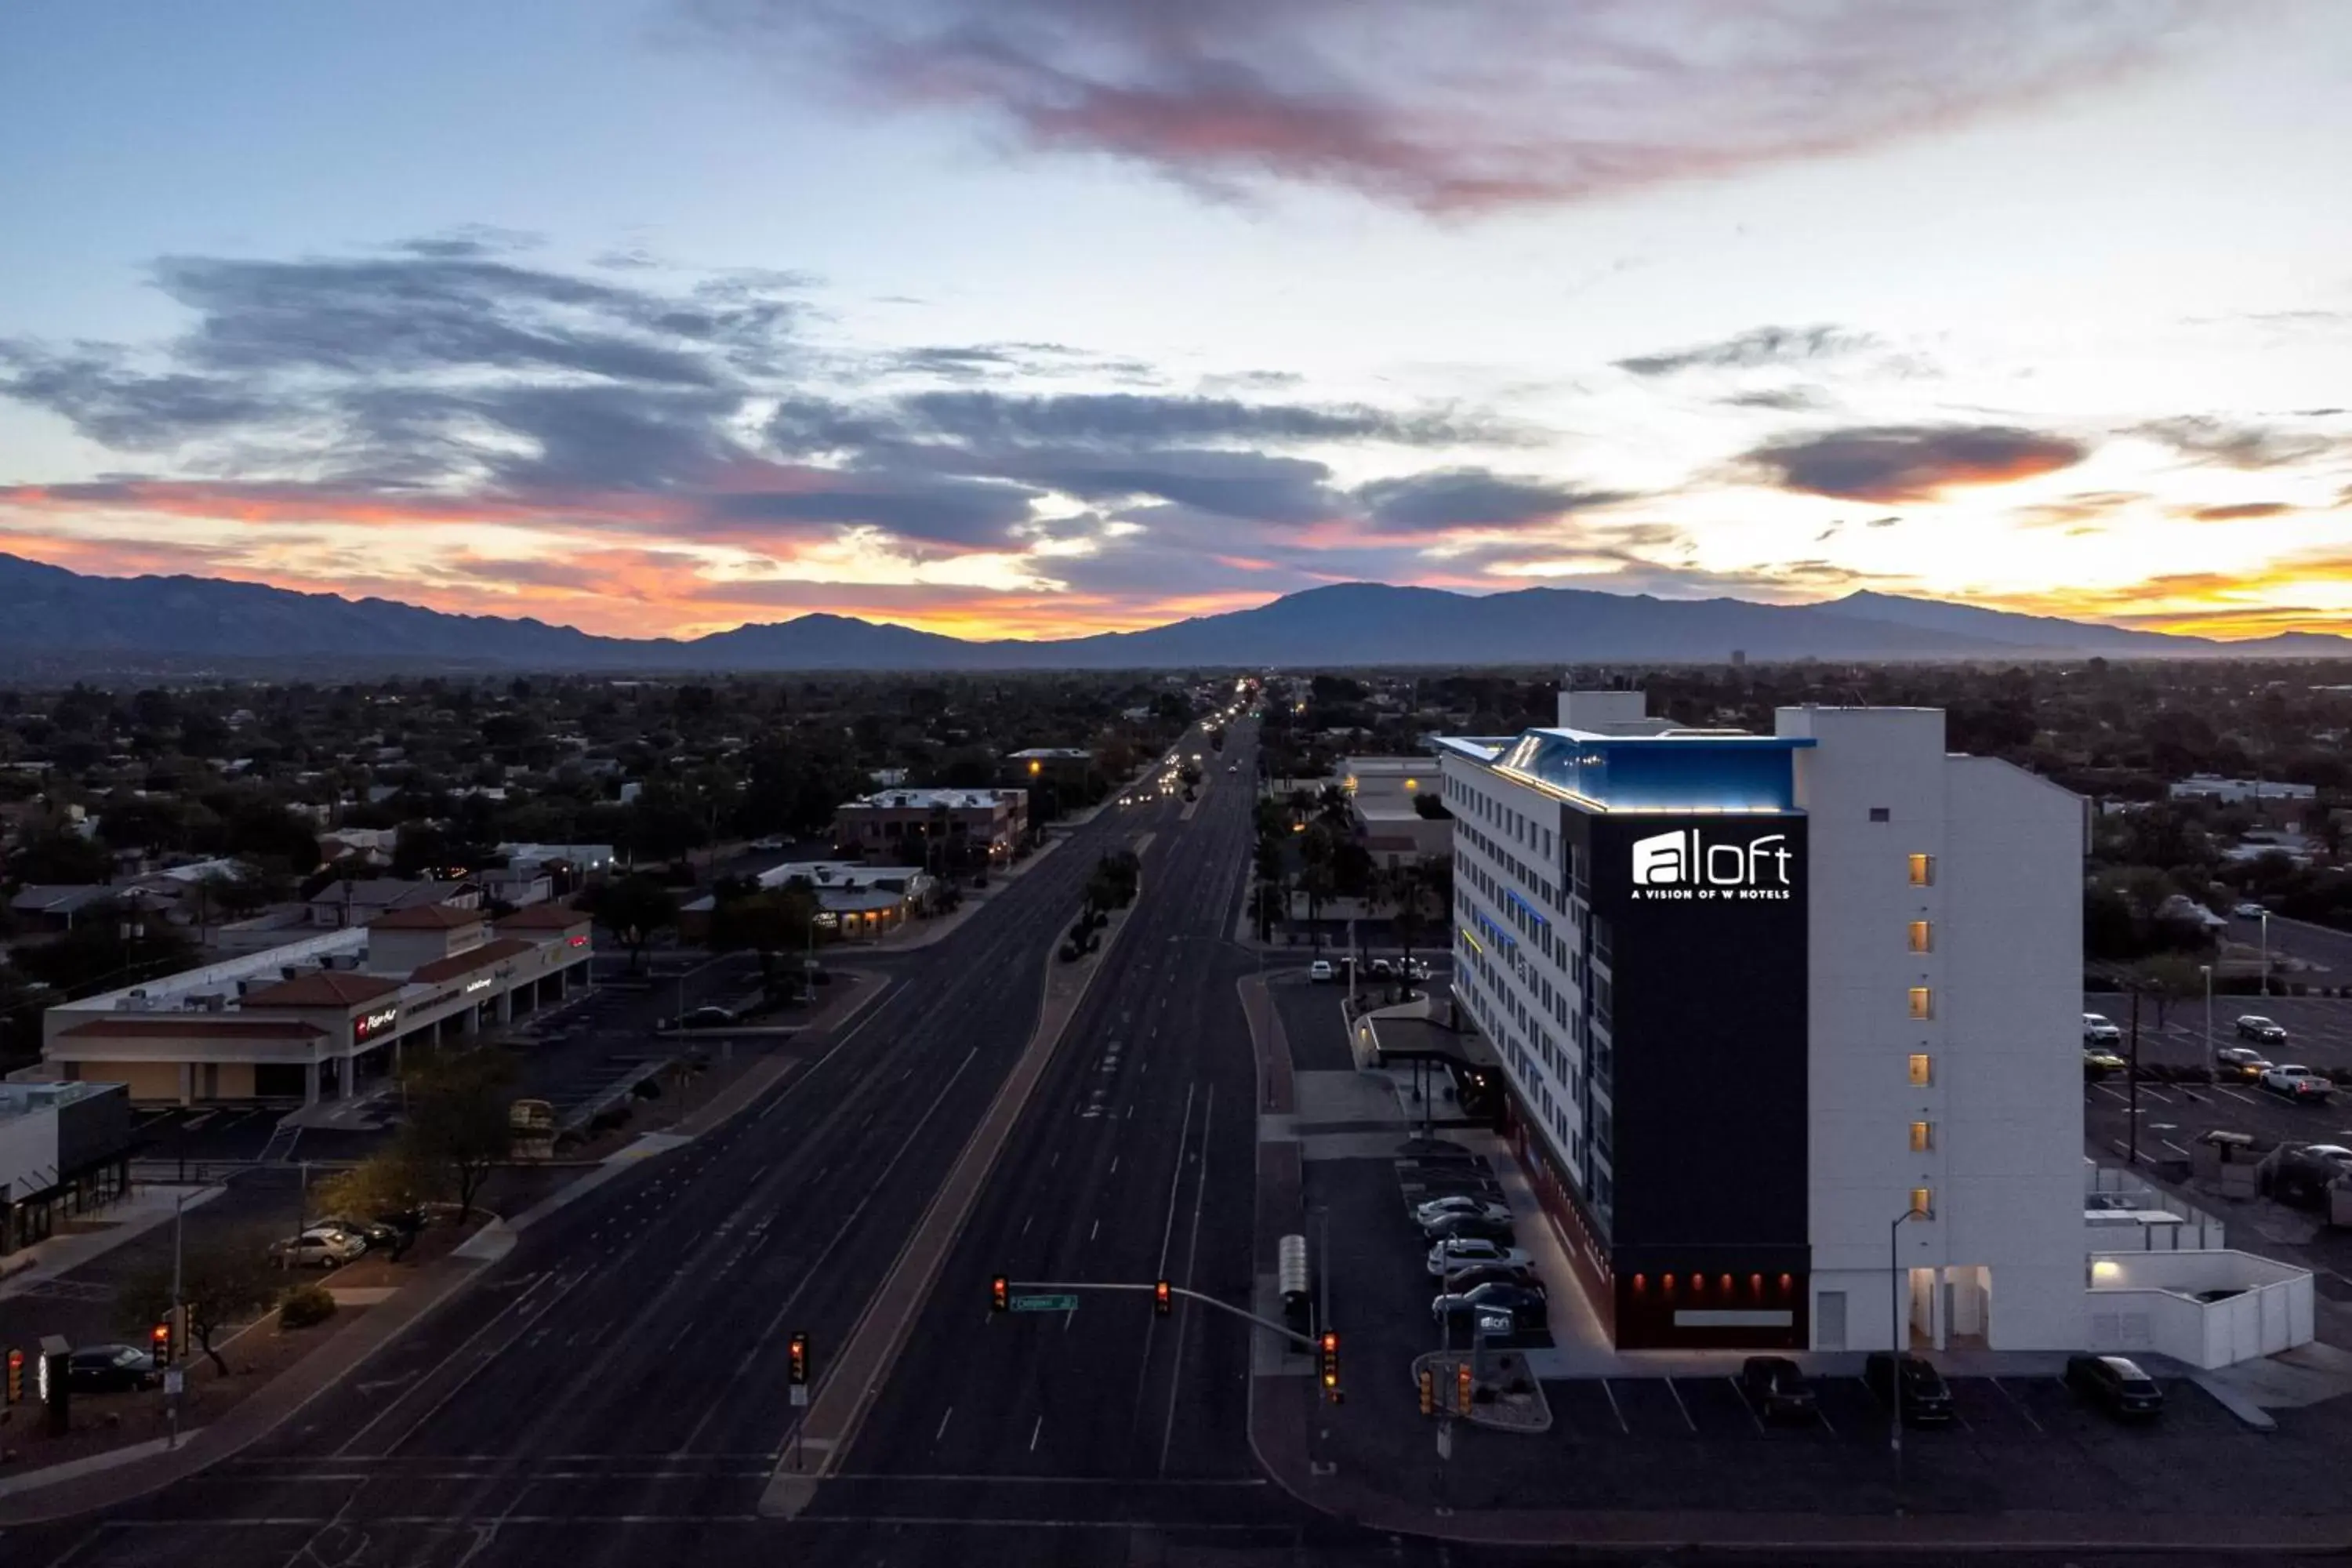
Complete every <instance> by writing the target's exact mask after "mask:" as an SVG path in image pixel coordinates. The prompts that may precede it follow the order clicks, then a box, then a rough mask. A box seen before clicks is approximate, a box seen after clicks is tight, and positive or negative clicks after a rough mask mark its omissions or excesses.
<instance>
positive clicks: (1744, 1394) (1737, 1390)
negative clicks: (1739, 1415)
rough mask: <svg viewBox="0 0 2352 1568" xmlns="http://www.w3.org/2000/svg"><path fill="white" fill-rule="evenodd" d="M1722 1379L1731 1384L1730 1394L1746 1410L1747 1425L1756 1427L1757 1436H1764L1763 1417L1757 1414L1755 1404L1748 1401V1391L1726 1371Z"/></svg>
mask: <svg viewBox="0 0 2352 1568" xmlns="http://www.w3.org/2000/svg"><path fill="white" fill-rule="evenodd" d="M1723 1381H1724V1382H1726V1383H1727V1384H1731V1396H1732V1397H1733V1398H1734V1399H1737V1400H1738V1401H1739V1408H1741V1409H1742V1410H1745V1411H1746V1412H1748V1425H1749V1426H1753V1427H1755V1428H1756V1435H1757V1436H1759V1437H1761V1436H1764V1418H1763V1417H1762V1416H1760V1415H1757V1414H1756V1406H1754V1405H1750V1404H1749V1403H1748V1391H1747V1390H1746V1389H1744V1388H1742V1387H1740V1386H1739V1380H1738V1378H1736V1377H1734V1376H1732V1375H1731V1374H1730V1373H1725V1374H1724V1378H1723Z"/></svg>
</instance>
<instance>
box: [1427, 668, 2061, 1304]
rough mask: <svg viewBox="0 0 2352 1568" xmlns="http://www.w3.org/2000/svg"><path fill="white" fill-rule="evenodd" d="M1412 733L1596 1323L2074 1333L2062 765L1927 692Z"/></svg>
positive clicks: (1487, 1016)
mask: <svg viewBox="0 0 2352 1568" xmlns="http://www.w3.org/2000/svg"><path fill="white" fill-rule="evenodd" d="M1438 749H1439V754H1440V763H1441V766H1442V768H1443V772H1444V785H1443V787H1444V800H1445V803H1446V805H1447V806H1448V807H1449V808H1450V809H1451V810H1452V812H1453V813H1454V817H1455V819H1456V821H1455V826H1454V857H1455V859H1454V899H1455V908H1454V927H1455V930H1454V959H1455V968H1454V992H1455V1001H1456V1003H1457V1005H1458V1008H1459V1010H1460V1011H1461V1012H1462V1013H1463V1014H1465V1015H1466V1017H1465V1022H1469V1023H1475V1026H1476V1027H1477V1029H1478V1030H1479V1031H1480V1032H1481V1033H1483V1034H1484V1035H1485V1037H1486V1040H1487V1042H1488V1043H1489V1044H1490V1045H1491V1046H1492V1047H1493V1049H1494V1051H1495V1054H1496V1057H1497V1058H1499V1059H1500V1061H1501V1062H1502V1063H1503V1066H1504V1068H1505V1072H1506V1076H1507V1080H1508V1082H1509V1085H1510V1090H1511V1093H1510V1106H1509V1110H1508V1113H1507V1115H1508V1131H1509V1132H1510V1135H1511V1138H1512V1140H1513V1142H1514V1145H1515V1147H1516V1148H1517V1152H1518V1153H1519V1155H1520V1157H1521V1159H1522V1161H1523V1163H1525V1164H1526V1166H1527V1168H1528V1171H1529V1172H1530V1173H1531V1174H1532V1177H1533V1180H1534V1184H1535V1186H1536V1189H1537V1192H1538V1195H1539V1196H1540V1197H1541V1198H1542V1200H1543V1202H1544V1204H1545V1205H1546V1206H1547V1208H1548V1209H1549V1211H1550V1213H1551V1214H1552V1215H1553V1217H1554V1218H1555V1219H1557V1220H1558V1221H1559V1227H1560V1229H1561V1231H1562V1233H1563V1235H1564V1237H1565V1238H1566V1240H1567V1242H1568V1251H1569V1253H1570V1258H1571V1260H1572V1263H1573V1265H1574V1267H1575V1268H1576V1271H1577V1273H1578V1276H1579V1279H1580V1283H1581V1284H1582V1285H1583V1286H1584V1288H1585V1290H1586V1292H1587V1294H1588V1295H1589V1296H1590V1297H1591V1300H1592V1303H1593V1305H1594V1308H1595V1310H1597V1311H1598V1312H1599V1314H1600V1315H1601V1319H1602V1320H1603V1321H1604V1322H1606V1323H1607V1324H1608V1325H1609V1326H1610V1329H1611V1331H1612V1334H1613V1336H1614V1338H1615V1341H1616V1342H1617V1343H1618V1344H1619V1345H1620V1346H1622V1347H1625V1348H1656V1347H1707V1346H1721V1347H1738V1346H1749V1347H1758V1348H1784V1349H1812V1350H1823V1351H1827V1350H1843V1349H1849V1348H1851V1349H1857V1350H1861V1349H1870V1348H1885V1346H1886V1345H1888V1344H1889V1343H1890V1342H1891V1340H1892V1339H1893V1336H1894V1332H1895V1321H1896V1315H1897V1312H1898V1310H1900V1311H1901V1312H1902V1313H1904V1314H1905V1315H1906V1316H1907V1318H1908V1321H1909V1324H1910V1328H1911V1335H1912V1339H1913V1341H1915V1342H1922V1343H1932V1344H1937V1345H1948V1344H1968V1343H1979V1344H1983V1345H1985V1346H1987V1347H1989V1348H1993V1349H2057V1348H2070V1349H2071V1348H2075V1347H2077V1346H2079V1345H2080V1344H2081V1343H2082V1342H2083V1333H2084V1230H2083V1169H2082V1166H2083V1123H2082V1082H2081V1066H2080V1060H2079V1058H2078V1057H2077V1056H2076V1054H2075V1053H2076V1049H2077V1041H2076V1039H2075V1037H2076V1035H2077V1034H2078V1033H2079V1024H2078V1019H2077V1015H2078V1014H2079V1013H2080V1011H2081V984H2082V963H2081V959H2082V935H2081V933H2082V915H2081V907H2082V860H2083V851H2084V833H2085V820H2086V819H2085V815H2084V809H2083V803H2082V801H2081V799H2080V798H2079V797H2077V796H2075V795H2073V794H2071V793H2070V792H2068V791H2065V790H2063V789H2060V788H2058V787H2057V786H2055V785H2053V784H2050V783H2048V782H2047V781H2045V780H2042V779H2041V778H2038V777H2036V776H2035V775H2033V774H2032V773H2028V772H2026V771H2024V770H2022V769H2020V768H2018V767H2015V766H2013V765H2011V764H2010V763H2003V762H2000V761H1997V760H1993V759H1989V758H1980V757H1970V756H1960V755H1954V754H1951V753H1948V752H1946V751H1945V749H1944V715H1943V713H1942V712H1941V710H1934V709H1911V708H1815V707H1805V708H1785V709H1782V710H1780V711H1779V713H1778V714H1777V716H1776V722H1775V726H1774V732H1773V733H1771V734H1769V735H1762V734H1752V733H1748V732H1745V731H1722V730H1694V729H1685V728H1680V727H1677V726H1675V725H1673V724H1671V723H1669V722H1667V721H1664V720H1658V719H1653V718H1650V717H1649V716H1648V715H1647V713H1646V710H1645V706H1644V700H1643V695H1642V694H1641V693H1640V692H1637V691H1601V692H1581V691H1579V692H1566V693H1563V694H1562V696H1561V698H1560V710H1559V725H1558V726H1557V727H1556V728H1547V729H1536V730H1529V731H1526V732H1525V733H1523V734H1520V735H1517V736H1512V737H1504V738H1494V739H1452V738H1449V739H1444V740H1442V741H1441V742H1439V743H1438ZM1898 1296H1899V1298H1900V1300H1901V1306H1900V1308H1899V1309H1898V1306H1897V1300H1898Z"/></svg>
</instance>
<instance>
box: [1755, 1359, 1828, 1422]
mask: <svg viewBox="0 0 2352 1568" xmlns="http://www.w3.org/2000/svg"><path fill="white" fill-rule="evenodd" d="M1739 1392H1740V1393H1742V1394H1746V1395H1747V1396H1748V1404H1749V1405H1751V1406H1752V1407H1753V1408H1754V1409H1755V1411H1756V1414H1757V1415H1760V1416H1762V1417H1763V1418H1764V1419H1765V1420H1767V1421H1811V1419H1813V1417H1814V1416H1816V1415H1820V1414H1821V1403H1822V1402H1821V1396H1820V1395H1819V1394H1815V1393H1814V1392H1813V1385H1812V1384H1810V1383H1807V1382H1806V1381H1805V1374H1804V1373H1803V1372H1802V1371H1801V1370H1799V1368H1798V1366H1797V1363H1795V1362H1792V1361H1790V1359H1789V1358H1788V1357H1787V1356H1784V1355H1752V1356H1749V1357H1748V1359H1747V1360H1746V1361H1745V1362H1743V1363H1740V1367H1739Z"/></svg>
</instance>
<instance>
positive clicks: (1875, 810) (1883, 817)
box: [1870, 805, 1895, 822]
mask: <svg viewBox="0 0 2352 1568" xmlns="http://www.w3.org/2000/svg"><path fill="white" fill-rule="evenodd" d="M1894 816H1895V814H1894V813H1893V812H1891V811H1889V810H1887V809H1886V807H1885V806H1883V805H1874V806H1872V807H1871V808H1870V820H1871V821H1873V822H1887V821H1891V820H1893V818H1894Z"/></svg>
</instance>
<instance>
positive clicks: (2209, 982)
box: [2197, 963, 2221, 1082]
mask: <svg viewBox="0 0 2352 1568" xmlns="http://www.w3.org/2000/svg"><path fill="white" fill-rule="evenodd" d="M2197 973H2200V974H2202V975H2203V976H2204V977H2205V1075H2206V1077H2208V1078H2210V1079H2213V1080H2214V1081H2215V1082H2219V1081H2220V1080H2221V1073H2220V1072H2219V1071H2218V1070H2217V1069H2216V1066H2215V1063H2214V1061H2213V966H2212V965H2211V964H2210V963H2200V964H2199V965H2198V966H2197Z"/></svg>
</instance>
